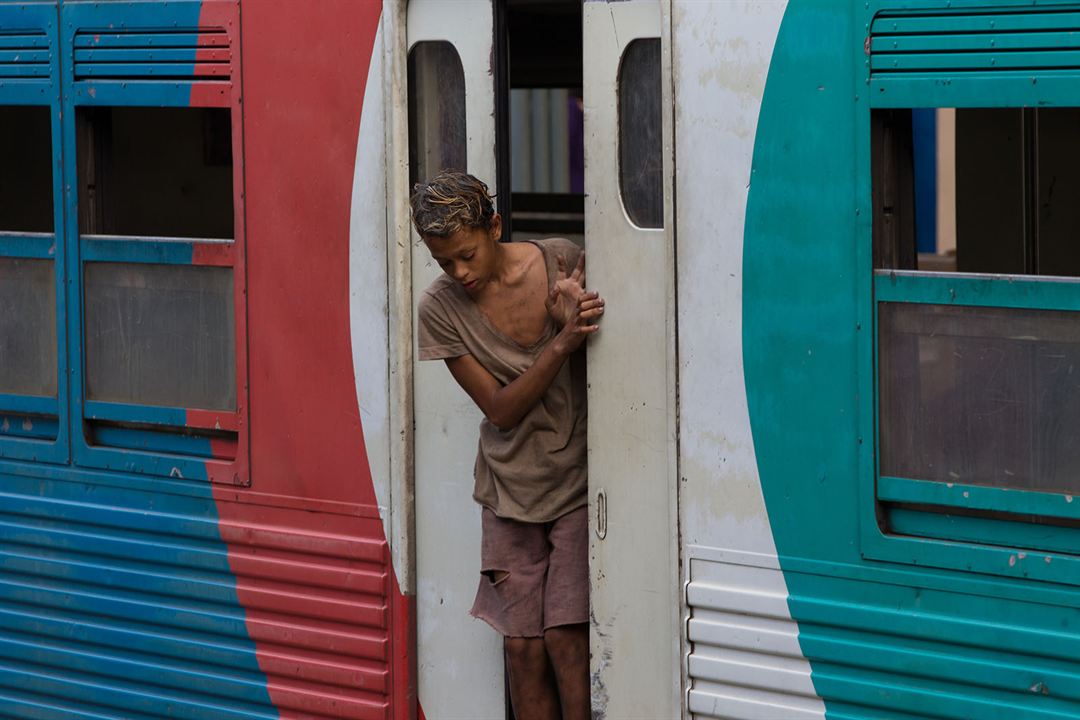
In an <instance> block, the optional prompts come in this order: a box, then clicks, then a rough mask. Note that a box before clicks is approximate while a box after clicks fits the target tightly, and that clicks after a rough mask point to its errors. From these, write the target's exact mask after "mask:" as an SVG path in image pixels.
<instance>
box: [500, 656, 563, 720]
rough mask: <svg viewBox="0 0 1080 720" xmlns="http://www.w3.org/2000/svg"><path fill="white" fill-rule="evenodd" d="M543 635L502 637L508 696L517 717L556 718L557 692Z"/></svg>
mask: <svg viewBox="0 0 1080 720" xmlns="http://www.w3.org/2000/svg"><path fill="white" fill-rule="evenodd" d="M544 645H545V640H544V638H526V637H508V638H506V659H507V661H508V663H509V665H510V699H511V701H512V702H513V703H514V716H515V717H516V719H517V720H559V692H558V690H557V688H556V687H555V678H553V677H552V676H551V664H550V662H549V661H548V654H547V650H546V649H545V647H544Z"/></svg>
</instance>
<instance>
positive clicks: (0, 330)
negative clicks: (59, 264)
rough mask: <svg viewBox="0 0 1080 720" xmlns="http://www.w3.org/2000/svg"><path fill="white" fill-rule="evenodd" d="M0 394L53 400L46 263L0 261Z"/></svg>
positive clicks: (51, 307)
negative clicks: (34, 396) (51, 398)
mask: <svg viewBox="0 0 1080 720" xmlns="http://www.w3.org/2000/svg"><path fill="white" fill-rule="evenodd" d="M0 393H5V394H7V393H10V394H17V395H36V396H43V397H55V396H56V277H55V274H54V268H53V263H52V261H51V260H28V259H20V258H0Z"/></svg>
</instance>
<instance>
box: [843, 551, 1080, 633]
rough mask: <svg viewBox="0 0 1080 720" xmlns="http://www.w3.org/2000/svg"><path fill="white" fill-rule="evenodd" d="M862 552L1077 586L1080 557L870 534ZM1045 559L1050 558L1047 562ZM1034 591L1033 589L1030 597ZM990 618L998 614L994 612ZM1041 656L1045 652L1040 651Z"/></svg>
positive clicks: (891, 559)
mask: <svg viewBox="0 0 1080 720" xmlns="http://www.w3.org/2000/svg"><path fill="white" fill-rule="evenodd" d="M862 541H863V544H862V547H861V550H862V552H863V555H864V556H865V557H867V558H873V559H875V560H885V561H889V562H897V563H907V564H910V565H918V566H922V567H930V568H941V569H946V570H959V571H961V572H973V573H985V574H987V575H1000V576H1002V577H1005V578H1013V579H1016V580H1021V579H1028V580H1040V581H1044V582H1048V583H1060V584H1063V585H1080V558H1077V557H1075V556H1072V555H1061V554H1056V553H1049V552H1045V551H1044V552H1017V551H1016V550H1015V549H1013V548H1002V547H996V546H991V545H981V544H975V543H967V542H958V541H955V540H954V541H946V540H937V539H931V538H913V537H907V536H904V535H885V534H882V533H881V532H880V531H877V532H875V531H873V530H871V531H869V532H867V533H865V534H864V535H863V537H862ZM1046 558H1050V560H1049V561H1047V560H1046ZM1034 592H1036V591H1035V590H1033V594H1034ZM989 612H990V614H991V615H990V616H993V615H995V614H997V613H996V612H995V611H994V610H993V609H991V610H990V611H989ZM1039 652H1040V654H1041V653H1043V652H1045V650H1044V649H1042V648H1040V650H1039Z"/></svg>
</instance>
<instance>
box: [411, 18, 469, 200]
mask: <svg viewBox="0 0 1080 720" xmlns="http://www.w3.org/2000/svg"><path fill="white" fill-rule="evenodd" d="M467 147H468V146H467V144H466V135H465V70H464V68H463V67H462V65H461V58H460V57H458V54H457V50H456V49H454V46H453V45H451V44H450V43H448V42H445V41H442V40H440V41H427V42H418V43H416V45H414V46H413V48H412V50H410V51H409V172H410V181H411V182H413V183H415V182H420V181H421V180H424V179H426V178H429V177H431V176H433V175H435V174H436V173H437V172H438V171H439V170H443V169H454V170H467V169H468V163H467V158H466V150H467Z"/></svg>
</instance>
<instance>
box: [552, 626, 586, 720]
mask: <svg viewBox="0 0 1080 720" xmlns="http://www.w3.org/2000/svg"><path fill="white" fill-rule="evenodd" d="M544 645H545V646H546V647H547V654H548V656H549V657H550V658H551V665H552V667H553V668H554V669H555V680H556V682H557V683H558V685H559V699H560V701H561V705H562V717H563V720H588V718H589V716H590V714H591V712H592V709H591V707H590V702H589V626H588V624H587V623H580V624H578V625H560V626H558V627H553V628H548V629H547V630H546V631H545V632H544Z"/></svg>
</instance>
